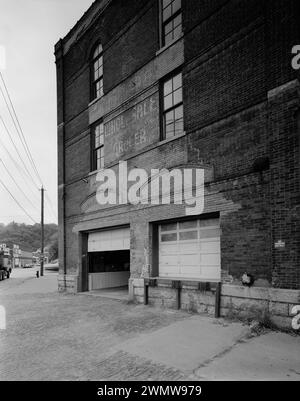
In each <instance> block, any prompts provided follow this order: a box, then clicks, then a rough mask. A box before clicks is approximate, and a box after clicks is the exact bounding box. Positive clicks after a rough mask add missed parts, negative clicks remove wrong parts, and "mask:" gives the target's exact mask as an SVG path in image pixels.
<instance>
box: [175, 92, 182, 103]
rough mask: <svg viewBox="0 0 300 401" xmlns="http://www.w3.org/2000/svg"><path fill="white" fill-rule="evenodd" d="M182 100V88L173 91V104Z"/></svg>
mask: <svg viewBox="0 0 300 401" xmlns="http://www.w3.org/2000/svg"><path fill="white" fill-rule="evenodd" d="M181 102H182V89H181V88H180V89H177V91H175V92H174V105H175V104H178V103H181Z"/></svg>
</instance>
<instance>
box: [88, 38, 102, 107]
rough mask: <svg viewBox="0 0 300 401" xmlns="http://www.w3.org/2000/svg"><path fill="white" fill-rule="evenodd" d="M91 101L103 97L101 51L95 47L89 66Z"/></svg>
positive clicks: (99, 46)
mask: <svg viewBox="0 0 300 401" xmlns="http://www.w3.org/2000/svg"><path fill="white" fill-rule="evenodd" d="M91 87H92V100H94V99H97V98H99V97H101V96H103V49H102V45H100V44H99V45H97V46H96V48H95V50H94V52H93V56H92V64H91Z"/></svg>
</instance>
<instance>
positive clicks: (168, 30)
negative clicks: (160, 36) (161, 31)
mask: <svg viewBox="0 0 300 401" xmlns="http://www.w3.org/2000/svg"><path fill="white" fill-rule="evenodd" d="M172 30H173V21H171V22H169V23H168V24H166V25H165V35H168V34H169V33H172Z"/></svg>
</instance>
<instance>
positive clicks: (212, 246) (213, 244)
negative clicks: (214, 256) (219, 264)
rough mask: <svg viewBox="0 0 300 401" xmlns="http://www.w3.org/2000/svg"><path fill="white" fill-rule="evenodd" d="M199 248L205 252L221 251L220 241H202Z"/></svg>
mask: <svg viewBox="0 0 300 401" xmlns="http://www.w3.org/2000/svg"><path fill="white" fill-rule="evenodd" d="M199 249H200V252H203V253H219V252H220V241H206V242H203V241H200V246H199Z"/></svg>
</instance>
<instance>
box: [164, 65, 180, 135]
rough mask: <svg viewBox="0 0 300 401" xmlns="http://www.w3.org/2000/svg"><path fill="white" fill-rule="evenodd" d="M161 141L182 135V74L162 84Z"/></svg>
mask: <svg viewBox="0 0 300 401" xmlns="http://www.w3.org/2000/svg"><path fill="white" fill-rule="evenodd" d="M162 96H163V99H162V106H163V136H164V138H163V139H168V138H171V137H173V136H176V135H180V134H182V133H183V129H184V128H183V100H182V73H179V74H176V75H174V76H173V77H171V78H169V79H167V80H166V81H165V82H163V88H162Z"/></svg>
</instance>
